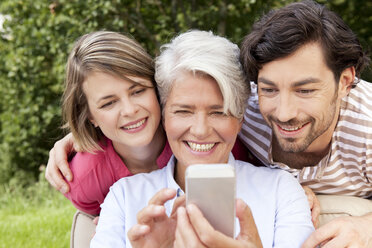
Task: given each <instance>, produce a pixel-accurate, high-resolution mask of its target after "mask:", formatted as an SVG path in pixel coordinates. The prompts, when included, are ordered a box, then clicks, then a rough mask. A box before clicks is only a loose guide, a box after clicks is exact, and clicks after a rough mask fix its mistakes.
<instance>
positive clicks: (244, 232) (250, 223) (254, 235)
mask: <svg viewBox="0 0 372 248" xmlns="http://www.w3.org/2000/svg"><path fill="white" fill-rule="evenodd" d="M236 217H238V219H239V224H240V234H239V236H238V239H239V240H244V241H247V242H249V243H252V245H253V244H254V245H255V247H262V243H261V238H260V235H259V234H258V230H257V226H256V223H255V221H254V218H253V214H252V211H251V209H250V207H249V206H248V205H247V204H246V203H245V202H244V201H243V200H241V199H237V200H236Z"/></svg>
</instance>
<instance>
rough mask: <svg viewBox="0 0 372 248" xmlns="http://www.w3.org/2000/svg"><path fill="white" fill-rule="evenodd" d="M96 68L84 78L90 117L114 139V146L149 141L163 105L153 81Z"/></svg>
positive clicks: (147, 142) (131, 145) (130, 145)
mask: <svg viewBox="0 0 372 248" xmlns="http://www.w3.org/2000/svg"><path fill="white" fill-rule="evenodd" d="M128 78H129V79H130V80H133V81H134V82H137V83H134V82H131V81H129V80H124V79H122V78H118V77H114V76H112V75H109V74H106V73H102V72H93V73H91V74H90V75H89V76H88V77H87V79H86V80H85V81H84V84H83V89H84V93H85V95H86V98H87V100H88V105H89V111H90V120H91V122H92V123H93V125H95V126H96V127H99V128H100V129H101V131H102V132H103V134H104V135H105V136H106V137H108V138H109V139H111V140H112V142H113V144H114V147H115V148H117V147H119V146H121V147H142V146H146V145H148V144H149V143H150V142H151V141H152V139H153V137H154V134H155V132H156V130H157V129H158V127H159V123H160V115H161V113H160V106H159V102H158V100H157V97H156V93H155V89H154V88H153V87H152V83H151V82H150V81H149V80H147V79H144V78H140V77H128Z"/></svg>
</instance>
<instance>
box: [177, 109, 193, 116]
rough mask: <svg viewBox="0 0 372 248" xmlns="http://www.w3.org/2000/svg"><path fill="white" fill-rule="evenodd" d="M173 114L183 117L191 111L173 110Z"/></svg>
mask: <svg viewBox="0 0 372 248" xmlns="http://www.w3.org/2000/svg"><path fill="white" fill-rule="evenodd" d="M173 113H174V114H179V115H185V114H191V111H190V110H184V109H182V110H175V111H174V112H173Z"/></svg>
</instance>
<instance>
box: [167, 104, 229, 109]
mask: <svg viewBox="0 0 372 248" xmlns="http://www.w3.org/2000/svg"><path fill="white" fill-rule="evenodd" d="M170 107H171V108H173V107H178V108H186V109H193V108H195V107H194V106H193V105H188V104H182V103H180V104H178V103H174V104H172V105H170ZM222 108H223V106H222V105H212V106H210V107H209V109H222Z"/></svg>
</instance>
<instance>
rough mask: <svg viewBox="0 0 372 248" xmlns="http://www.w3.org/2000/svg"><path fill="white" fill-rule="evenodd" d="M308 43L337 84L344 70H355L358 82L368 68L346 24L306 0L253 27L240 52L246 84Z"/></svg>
mask: <svg viewBox="0 0 372 248" xmlns="http://www.w3.org/2000/svg"><path fill="white" fill-rule="evenodd" d="M311 42H318V43H319V44H320V45H321V47H322V50H323V54H324V58H325V63H326V65H327V66H328V67H329V68H330V69H331V71H332V72H333V75H334V78H335V80H336V83H337V82H338V81H339V78H340V75H341V73H342V71H343V70H344V69H346V68H349V67H352V66H353V67H355V71H356V76H357V77H358V78H359V77H360V73H361V72H362V71H363V69H364V68H365V67H366V66H368V63H369V60H370V59H369V57H368V55H367V53H366V52H364V51H363V49H362V47H361V45H360V42H359V40H358V38H357V37H356V35H355V34H354V33H353V31H352V30H351V29H350V28H349V27H348V26H347V25H346V24H345V22H344V21H343V20H342V19H341V18H340V17H339V16H338V15H337V14H336V13H334V12H332V11H330V10H329V9H327V8H326V7H325V6H323V5H321V4H318V3H316V2H314V1H308V0H305V1H302V2H296V3H292V4H289V5H287V6H286V7H283V8H281V9H277V10H272V11H270V12H269V13H268V14H266V15H265V16H263V17H262V18H261V19H260V20H259V21H257V22H256V23H255V24H254V25H253V27H252V32H251V33H249V34H248V35H247V36H246V37H245V38H244V40H243V42H242V44H241V52H240V60H241V63H242V65H243V69H244V71H245V73H246V76H247V77H248V80H250V81H254V82H256V83H257V76H258V71H259V70H260V69H261V68H262V66H263V65H264V64H266V63H268V62H271V61H273V60H276V59H278V58H283V57H286V56H288V55H290V54H292V53H293V52H295V51H296V50H297V49H299V48H300V47H302V46H303V45H305V44H308V43H311Z"/></svg>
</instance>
